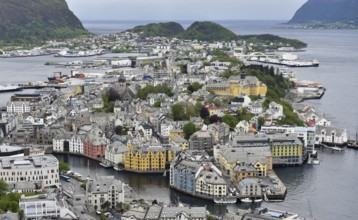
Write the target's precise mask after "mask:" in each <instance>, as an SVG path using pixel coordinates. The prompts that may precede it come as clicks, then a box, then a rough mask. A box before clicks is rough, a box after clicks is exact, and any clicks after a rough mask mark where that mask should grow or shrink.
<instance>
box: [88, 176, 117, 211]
mask: <svg viewBox="0 0 358 220" xmlns="http://www.w3.org/2000/svg"><path fill="white" fill-rule="evenodd" d="M86 197H87V203H88V204H89V205H90V206H93V207H94V208H95V209H97V210H101V209H102V208H101V206H102V205H103V204H104V203H105V202H107V201H108V202H109V208H111V209H114V208H115V206H116V205H117V204H118V203H120V202H124V184H123V183H122V182H121V181H119V180H117V179H115V178H114V176H97V177H96V178H95V179H94V180H93V181H88V182H87V185H86Z"/></svg>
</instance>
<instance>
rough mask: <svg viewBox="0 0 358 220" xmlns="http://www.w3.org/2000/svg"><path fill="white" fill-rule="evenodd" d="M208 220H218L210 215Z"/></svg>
mask: <svg viewBox="0 0 358 220" xmlns="http://www.w3.org/2000/svg"><path fill="white" fill-rule="evenodd" d="M207 219H208V220H216V218H215V216H213V215H208V218H207Z"/></svg>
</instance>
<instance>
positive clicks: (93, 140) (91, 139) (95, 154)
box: [83, 126, 109, 158]
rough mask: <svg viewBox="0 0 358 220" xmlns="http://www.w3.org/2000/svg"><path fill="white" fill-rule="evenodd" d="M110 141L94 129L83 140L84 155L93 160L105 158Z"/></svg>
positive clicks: (96, 128)
mask: <svg viewBox="0 0 358 220" xmlns="http://www.w3.org/2000/svg"><path fill="white" fill-rule="evenodd" d="M108 143H109V140H108V139H107V138H106V137H105V136H104V134H103V133H102V131H101V130H100V129H99V128H98V127H97V126H95V127H94V128H92V129H91V130H90V131H89V132H88V134H87V135H86V137H85V138H84V140H83V154H84V155H85V156H87V157H91V158H103V157H104V156H105V150H106V148H107V145H108Z"/></svg>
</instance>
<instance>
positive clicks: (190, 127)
mask: <svg viewBox="0 0 358 220" xmlns="http://www.w3.org/2000/svg"><path fill="white" fill-rule="evenodd" d="M195 131H196V127H195V124H194V123H193V122H188V123H186V124H185V125H184V127H183V132H184V134H185V139H189V138H190V136H191V135H192V134H194V132H195Z"/></svg>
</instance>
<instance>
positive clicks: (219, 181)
mask: <svg viewBox="0 0 358 220" xmlns="http://www.w3.org/2000/svg"><path fill="white" fill-rule="evenodd" d="M200 177H204V180H205V182H206V183H210V184H214V185H226V182H225V180H224V179H223V178H222V177H221V176H220V175H219V174H218V173H216V172H215V171H213V170H211V171H208V170H203V171H201V172H200Z"/></svg>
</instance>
